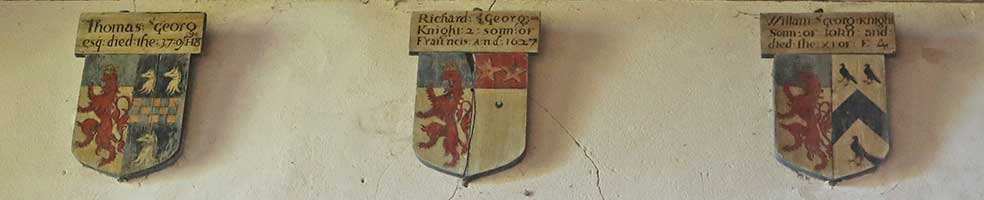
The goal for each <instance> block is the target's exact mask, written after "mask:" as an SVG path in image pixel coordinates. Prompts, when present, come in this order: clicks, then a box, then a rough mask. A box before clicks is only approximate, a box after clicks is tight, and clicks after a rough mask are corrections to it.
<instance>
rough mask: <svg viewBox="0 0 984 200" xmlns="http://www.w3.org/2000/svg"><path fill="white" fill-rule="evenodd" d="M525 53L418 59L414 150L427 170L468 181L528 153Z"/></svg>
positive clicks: (438, 55) (437, 55) (440, 55)
mask: <svg viewBox="0 0 984 200" xmlns="http://www.w3.org/2000/svg"><path fill="white" fill-rule="evenodd" d="M527 56H528V55H527V54H526V53H434V52H427V53H425V52H421V53H420V54H419V65H418V80H417V97H416V106H415V107H416V108H415V111H416V112H415V113H414V119H415V120H414V130H413V142H414V144H413V148H414V151H415V152H416V154H417V157H418V158H419V159H420V161H421V162H423V163H424V165H426V166H428V167H431V168H434V169H437V170H438V171H441V172H444V173H447V174H451V175H454V176H458V177H461V178H462V179H464V180H466V182H467V180H469V179H472V178H477V177H480V176H483V175H486V174H489V173H491V172H494V171H497V170H498V169H504V168H507V167H509V166H512V165H514V164H516V163H517V162H519V160H520V159H521V158H522V156H523V154H524V153H525V151H526V94H527V92H526V88H527V73H526V72H527V67H528V59H527Z"/></svg>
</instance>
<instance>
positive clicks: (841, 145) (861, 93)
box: [774, 54, 890, 183]
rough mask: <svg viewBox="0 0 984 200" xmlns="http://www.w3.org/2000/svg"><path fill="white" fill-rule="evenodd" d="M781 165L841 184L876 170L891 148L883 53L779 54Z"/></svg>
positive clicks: (777, 138)
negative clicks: (840, 182) (848, 179)
mask: <svg viewBox="0 0 984 200" xmlns="http://www.w3.org/2000/svg"><path fill="white" fill-rule="evenodd" d="M774 70H775V71H774V76H775V105H776V119H775V123H776V133H775V141H776V150H777V151H778V154H777V155H776V156H777V158H778V159H779V161H780V162H781V163H783V164H784V165H786V166H787V167H789V168H792V169H793V170H795V171H797V172H799V173H802V174H806V175H809V176H812V177H815V178H819V179H822V180H827V181H830V182H831V183H836V182H838V181H841V180H844V179H847V178H852V177H856V176H859V175H863V174H865V173H869V172H872V171H874V170H875V169H877V167H878V166H879V165H880V164H881V163H882V161H883V160H884V159H885V158H886V156H887V155H888V151H889V149H890V144H889V138H890V134H889V132H888V119H887V112H886V110H887V100H886V93H885V84H886V82H885V59H884V55H805V54H795V55H777V56H776V59H775V68H774Z"/></svg>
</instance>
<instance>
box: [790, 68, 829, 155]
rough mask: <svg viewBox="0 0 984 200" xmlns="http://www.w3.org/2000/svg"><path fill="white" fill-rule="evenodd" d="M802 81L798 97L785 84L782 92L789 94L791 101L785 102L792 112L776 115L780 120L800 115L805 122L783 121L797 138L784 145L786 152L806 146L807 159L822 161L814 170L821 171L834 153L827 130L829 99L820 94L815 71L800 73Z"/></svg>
mask: <svg viewBox="0 0 984 200" xmlns="http://www.w3.org/2000/svg"><path fill="white" fill-rule="evenodd" d="M798 75H799V78H800V80H802V81H803V86H801V88H802V90H803V94H801V95H798V96H793V93H792V91H790V87H792V86H791V85H783V88H782V90H783V92H784V93H785V94H786V98H788V99H789V102H788V103H787V104H786V105H788V106H789V111H788V112H786V113H780V112H777V113H776V115H777V117H778V118H779V119H790V118H793V117H795V116H799V117H800V119H802V120H803V121H804V122H806V124H805V125H804V124H802V123H796V122H794V123H789V124H780V126H782V128H784V129H786V130H787V131H789V134H790V135H792V136H793V138H794V139H795V143H793V144H792V145H786V146H783V147H782V150H783V151H787V152H789V151H795V150H797V149H799V148H800V147H806V158H807V159H808V160H810V161H813V158H814V157H817V158H819V159H820V163H818V164H817V165H815V166H813V169H814V170H821V169H824V168H826V167H827V161H829V160H830V156H831V155H832V154H833V149H832V147H831V144H830V137H829V136H827V135H826V134H823V133H825V132H828V131H830V128H831V124H830V110H831V105H830V102H820V93H821V92H822V91H823V89H822V88H821V87H820V80H819V79H817V75H816V74H814V73H812V72H800V73H799V74H798Z"/></svg>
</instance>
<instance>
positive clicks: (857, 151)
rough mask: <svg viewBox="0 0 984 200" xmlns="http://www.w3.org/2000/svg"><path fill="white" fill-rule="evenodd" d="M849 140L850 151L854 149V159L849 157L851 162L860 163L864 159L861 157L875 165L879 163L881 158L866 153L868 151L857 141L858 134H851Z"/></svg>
mask: <svg viewBox="0 0 984 200" xmlns="http://www.w3.org/2000/svg"><path fill="white" fill-rule="evenodd" d="M851 140H852V141H851V151H854V159H851V162H852V163H854V164H855V165H861V163H862V162H863V161H864V160H862V159H867V160H868V161H870V162H871V164H875V165H878V164H879V163H881V161H882V159H881V158H879V157H877V156H874V155H871V154H868V152H867V151H865V150H864V147H861V142H860V141H858V136H851Z"/></svg>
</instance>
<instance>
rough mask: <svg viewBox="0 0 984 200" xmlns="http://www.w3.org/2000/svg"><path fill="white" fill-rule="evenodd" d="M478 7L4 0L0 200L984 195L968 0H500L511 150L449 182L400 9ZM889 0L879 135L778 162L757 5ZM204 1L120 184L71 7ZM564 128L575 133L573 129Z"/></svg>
mask: <svg viewBox="0 0 984 200" xmlns="http://www.w3.org/2000/svg"><path fill="white" fill-rule="evenodd" d="M491 4H493V3H492V1H423V2H416V1H414V2H403V1H400V2H393V1H389V0H385V1H384V0H365V1H167V2H164V1H143V0H137V1H98V2H36V1H31V2H27V1H6V2H0V27H3V28H2V29H0V47H2V48H0V94H3V95H2V97H3V98H2V99H3V100H0V127H2V128H0V177H2V178H0V199H449V198H454V199H984V189H982V186H981V185H982V183H984V156H981V155H980V152H982V151H984V145H982V144H984V136H982V134H981V130H984V78H982V77H984V64H982V63H984V56H981V55H982V53H984V41H982V40H984V23H982V22H984V4H961V3H944V4H926V3H816V2H782V3H777V2H722V1H707V2H704V1H700V2H652V1H617V2H609V1H507V0H500V1H498V2H495V3H494V6H491V7H492V10H539V11H541V12H542V16H543V18H542V22H543V23H542V24H543V25H542V28H543V31H542V38H543V39H542V45H541V47H540V48H541V53H540V54H538V55H535V56H532V57H531V63H530V92H529V102H530V103H529V108H528V111H529V128H528V129H529V142H530V143H529V145H528V148H527V149H528V152H527V155H526V158H525V160H524V161H522V162H521V163H519V164H518V165H517V166H515V167H513V168H512V169H509V170H506V171H503V172H501V173H498V174H495V175H492V176H488V177H485V178H482V179H478V180H476V181H475V182H473V183H471V184H470V185H469V187H467V188H465V187H462V186H461V184H460V183H459V182H458V181H457V180H456V179H455V178H453V177H450V176H447V175H444V174H442V173H438V172H436V171H433V170H431V169H429V168H427V167H424V166H423V165H421V164H420V163H419V162H418V161H417V160H416V158H415V157H414V155H413V151H412V149H411V146H410V144H411V141H410V132H411V129H412V128H413V127H411V126H412V120H413V118H412V111H413V100H414V95H415V93H414V82H415V79H416V76H415V72H416V65H417V63H416V60H417V58H416V57H414V56H409V55H407V37H408V30H409V18H410V12H411V11H416V10H439V9H449V10H470V9H472V8H475V7H479V8H483V9H488V8H489V7H490V5H491ZM817 8H823V9H824V10H826V11H827V12H841V11H889V12H895V16H896V22H897V31H898V38H899V40H898V47H899V49H898V52H897V54H896V55H895V56H894V57H891V58H888V59H887V66H888V70H887V81H888V93H889V104H890V105H889V112H890V119H891V127H890V128H891V131H892V134H893V137H892V141H891V143H892V144H893V145H894V146H893V150H892V152H891V154H890V158H889V160H888V161H887V162H886V163H884V166H883V167H882V168H881V169H880V170H879V171H877V172H875V173H873V174H869V175H867V176H864V177H861V178H858V179H853V180H849V181H846V182H842V183H841V184H839V185H838V186H836V187H830V186H828V185H827V184H825V183H824V182H821V181H818V180H812V179H806V178H803V177H799V176H797V175H796V174H795V173H793V172H792V171H790V170H788V169H786V168H785V167H783V166H782V165H781V164H779V163H778V162H776V161H775V158H774V147H773V121H772V117H773V112H774V111H773V109H772V108H773V104H772V78H771V67H772V60H770V59H761V58H759V55H758V53H759V50H758V48H759V43H758V37H759V36H758V34H759V33H758V32H759V31H758V28H759V27H758V19H756V18H757V13H761V12H810V11H813V10H815V9H817ZM119 10H130V11H136V12H147V11H204V12H207V13H208V27H207V28H208V29H207V42H206V46H205V50H204V51H205V52H204V54H202V55H201V56H198V57H197V58H196V59H195V60H194V61H193V65H192V68H193V69H192V72H191V73H192V76H193V78H194V79H193V80H191V82H190V88H191V90H190V93H189V102H188V108H187V110H186V119H185V124H186V125H185V128H186V130H185V133H184V134H185V140H184V143H183V155H182V157H181V158H180V160H178V161H177V163H175V165H173V166H171V167H168V168H167V169H164V170H162V171H159V172H156V173H154V174H151V175H150V176H147V177H144V178H137V179H135V180H131V181H130V182H125V183H118V182H116V181H115V180H114V179H112V178H109V177H105V176H103V175H101V174H99V173H97V172H95V171H93V170H89V169H87V168H85V167H82V166H81V165H80V164H79V163H78V162H77V161H75V160H74V158H73V156H72V154H71V152H70V148H69V145H70V141H71V133H72V129H73V123H72V120H73V119H74V115H75V106H76V101H77V98H78V87H79V82H80V79H81V75H80V73H81V71H82V66H83V59H82V58H75V57H73V55H72V52H73V49H72V48H73V45H74V42H75V41H74V38H75V34H76V23H77V20H78V17H79V14H80V13H82V12H112V11H119ZM578 144H580V145H578Z"/></svg>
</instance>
